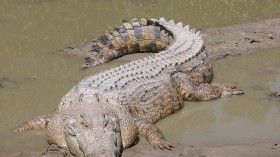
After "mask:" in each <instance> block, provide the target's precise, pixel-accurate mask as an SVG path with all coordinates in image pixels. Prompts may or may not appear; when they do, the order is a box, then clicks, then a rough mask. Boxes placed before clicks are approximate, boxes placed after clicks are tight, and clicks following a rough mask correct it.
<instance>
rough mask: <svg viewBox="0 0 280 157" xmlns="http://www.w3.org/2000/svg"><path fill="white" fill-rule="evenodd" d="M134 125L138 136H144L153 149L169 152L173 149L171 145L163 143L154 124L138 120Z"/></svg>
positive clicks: (162, 137) (159, 132) (160, 133)
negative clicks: (167, 150)
mask: <svg viewBox="0 0 280 157" xmlns="http://www.w3.org/2000/svg"><path fill="white" fill-rule="evenodd" d="M136 125H137V128H138V132H139V134H142V135H144V136H146V138H147V140H148V141H149V142H150V144H151V145H152V146H153V147H154V148H157V149H158V148H159V149H169V150H170V149H171V148H174V146H173V145H171V144H170V143H168V142H166V141H165V139H164V136H163V134H162V132H161V131H160V129H159V128H157V127H156V126H155V125H154V124H152V123H150V122H148V121H146V120H138V121H136Z"/></svg>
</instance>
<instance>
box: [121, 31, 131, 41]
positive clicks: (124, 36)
mask: <svg viewBox="0 0 280 157" xmlns="http://www.w3.org/2000/svg"><path fill="white" fill-rule="evenodd" d="M120 34H121V38H122V39H123V40H124V41H128V40H129V39H130V38H129V35H128V33H127V32H125V33H120Z"/></svg>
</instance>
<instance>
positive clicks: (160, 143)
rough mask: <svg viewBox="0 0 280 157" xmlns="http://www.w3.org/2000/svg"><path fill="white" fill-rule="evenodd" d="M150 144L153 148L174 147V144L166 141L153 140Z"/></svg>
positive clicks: (169, 148)
mask: <svg viewBox="0 0 280 157" xmlns="http://www.w3.org/2000/svg"><path fill="white" fill-rule="evenodd" d="M152 145H153V146H154V148H155V149H161V150H163V149H168V150H171V149H172V148H174V146H173V145H172V144H170V143H168V142H166V141H162V140H161V141H157V142H156V141H154V142H153V143H152Z"/></svg>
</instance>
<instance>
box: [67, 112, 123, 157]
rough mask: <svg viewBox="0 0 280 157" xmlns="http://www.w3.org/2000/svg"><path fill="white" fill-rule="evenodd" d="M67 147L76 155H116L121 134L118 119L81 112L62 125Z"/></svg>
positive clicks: (87, 156)
mask: <svg viewBox="0 0 280 157" xmlns="http://www.w3.org/2000/svg"><path fill="white" fill-rule="evenodd" d="M64 126H65V127H64V135H65V141H66V144H67V147H68V149H69V150H70V152H71V153H73V154H74V155H76V156H86V157H91V156H94V157H103V156H104V157H118V156H120V152H121V135H120V129H119V124H118V121H117V119H116V118H115V117H113V116H110V115H105V114H101V115H89V114H81V115H80V116H78V117H76V116H75V117H71V118H69V119H68V120H66V121H65V125H64Z"/></svg>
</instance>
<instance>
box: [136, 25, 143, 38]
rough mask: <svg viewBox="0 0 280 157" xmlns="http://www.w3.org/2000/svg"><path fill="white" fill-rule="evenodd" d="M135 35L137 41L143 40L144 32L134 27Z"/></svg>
mask: <svg viewBox="0 0 280 157" xmlns="http://www.w3.org/2000/svg"><path fill="white" fill-rule="evenodd" d="M134 34H135V37H136V38H137V39H142V38H143V36H142V30H141V27H134Z"/></svg>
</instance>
